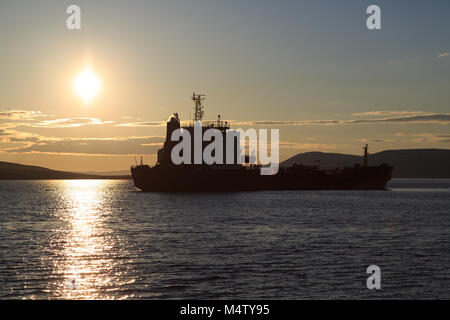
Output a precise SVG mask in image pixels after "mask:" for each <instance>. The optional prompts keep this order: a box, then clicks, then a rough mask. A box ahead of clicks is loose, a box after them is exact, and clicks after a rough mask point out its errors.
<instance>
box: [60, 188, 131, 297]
mask: <svg viewBox="0 0 450 320" xmlns="http://www.w3.org/2000/svg"><path fill="white" fill-rule="evenodd" d="M61 183H62V184H63V186H62V189H63V192H64V195H63V198H64V201H65V208H66V210H62V211H61V212H60V213H59V214H60V218H61V219H62V220H64V221H66V222H67V224H66V228H65V230H64V232H63V234H64V236H63V239H59V241H61V242H62V248H61V249H62V250H61V253H60V254H59V255H58V256H59V259H57V261H54V263H56V268H55V269H56V273H57V274H58V275H59V277H57V278H58V284H57V286H56V292H55V295H56V296H57V297H58V298H64V299H108V298H113V296H109V295H108V292H111V291H114V289H115V288H117V287H118V286H119V283H118V282H119V281H120V280H119V279H117V278H118V277H119V276H120V274H118V273H116V272H115V270H114V269H115V267H116V260H117V257H118V256H119V255H120V254H123V253H120V252H117V249H116V247H117V246H116V243H115V241H117V240H116V239H115V238H114V237H113V236H112V235H111V231H110V230H108V228H107V219H110V218H111V212H109V209H108V208H109V207H110V206H108V201H110V199H108V193H107V187H108V184H109V183H112V182H110V181H105V180H67V181H61Z"/></svg>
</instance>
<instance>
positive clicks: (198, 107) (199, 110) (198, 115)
mask: <svg viewBox="0 0 450 320" xmlns="http://www.w3.org/2000/svg"><path fill="white" fill-rule="evenodd" d="M192 100H193V101H194V103H195V105H194V121H202V119H203V114H204V112H203V105H202V101H203V100H205V95H204V94H195V92H193V93H192Z"/></svg>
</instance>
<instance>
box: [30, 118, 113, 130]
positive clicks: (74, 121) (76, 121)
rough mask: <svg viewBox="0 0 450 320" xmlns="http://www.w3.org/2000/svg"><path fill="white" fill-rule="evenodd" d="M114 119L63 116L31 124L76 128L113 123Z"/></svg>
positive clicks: (34, 125)
mask: <svg viewBox="0 0 450 320" xmlns="http://www.w3.org/2000/svg"><path fill="white" fill-rule="evenodd" d="M113 122H114V121H102V120H100V119H97V118H87V117H84V118H63V119H56V120H44V121H40V122H36V123H31V124H29V126H31V127H36V128H75V127H82V126H87V125H103V124H109V123H113Z"/></svg>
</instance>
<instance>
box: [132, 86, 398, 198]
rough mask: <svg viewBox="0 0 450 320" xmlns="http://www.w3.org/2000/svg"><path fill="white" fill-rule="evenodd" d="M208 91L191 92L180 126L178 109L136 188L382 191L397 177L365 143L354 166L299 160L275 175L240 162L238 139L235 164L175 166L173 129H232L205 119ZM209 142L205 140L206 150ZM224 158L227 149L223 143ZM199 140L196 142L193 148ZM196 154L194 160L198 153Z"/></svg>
mask: <svg viewBox="0 0 450 320" xmlns="http://www.w3.org/2000/svg"><path fill="white" fill-rule="evenodd" d="M204 99H205V96H204V95H196V94H195V93H194V94H193V95H192V100H193V101H194V119H193V120H194V122H191V123H188V124H186V125H183V126H182V125H181V121H180V119H179V116H178V114H177V113H174V114H173V115H172V116H171V117H170V118H169V120H168V121H167V123H166V140H165V142H164V146H163V147H162V148H161V149H160V150H158V155H157V162H156V164H155V165H154V166H149V165H146V164H144V163H143V162H142V158H141V163H140V164H139V165H138V164H136V165H134V166H131V175H132V177H133V182H134V186H135V187H136V188H138V189H139V190H142V191H147V192H240V191H263V190H383V189H385V188H386V184H387V182H388V181H389V180H390V179H391V177H392V171H393V167H392V166H389V165H388V164H382V165H379V166H369V165H368V146H367V144H366V145H365V146H364V156H363V157H362V164H354V166H353V167H344V168H336V169H334V170H321V169H319V166H306V165H297V164H294V165H292V166H290V167H280V168H279V170H278V172H277V173H276V174H273V175H261V165H259V164H250V161H249V157H248V156H245V157H244V161H243V163H239V161H238V155H239V154H240V153H239V152H238V151H240V149H239V148H240V146H239V141H234V142H233V143H234V145H233V148H234V149H235V150H236V152H234V155H233V157H234V160H235V161H234V162H233V163H231V164H230V163H228V162H227V163H226V162H225V161H223V164H206V163H204V162H201V163H197V164H193V163H194V161H192V162H191V163H192V164H186V163H182V164H175V163H173V161H172V158H171V152H172V149H173V148H174V146H175V145H176V144H177V142H176V141H172V139H171V137H172V133H173V132H174V131H175V130H177V129H180V128H182V129H183V130H187V131H188V132H189V133H191V134H194V132H195V130H196V128H195V125H198V123H200V124H201V132H202V133H203V132H205V131H206V130H208V129H211V128H213V129H216V130H218V131H219V132H221V133H223V134H224V135H223V136H224V139H225V137H226V133H227V132H229V131H230V122H229V121H223V120H221V117H220V116H218V119H217V121H202V118H203V114H204V111H203V108H204V107H203V104H202V101H203V100H204ZM207 145H208V142H203V143H202V148H203V149H204V148H205V147H206V146H207ZM223 146H224V150H223V157H224V159H225V158H226V156H227V155H226V152H227V149H226V148H225V143H223ZM193 148H194V144H193V143H192V149H193ZM191 154H192V158H193V152H192V153H191Z"/></svg>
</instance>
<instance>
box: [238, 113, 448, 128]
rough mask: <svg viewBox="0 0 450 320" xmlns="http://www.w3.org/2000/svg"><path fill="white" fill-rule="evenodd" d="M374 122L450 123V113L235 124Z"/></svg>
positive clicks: (343, 123)
mask: <svg viewBox="0 0 450 320" xmlns="http://www.w3.org/2000/svg"><path fill="white" fill-rule="evenodd" d="M372 123H378V124H379V123H439V124H449V123H450V114H438V113H433V114H424V115H409V116H403V117H385V118H375V119H351V120H301V121H293V120H288V121H240V122H235V123H234V124H237V125H243V126H252V125H254V126H261V125H268V126H269V125H270V126H307V125H346V124H372Z"/></svg>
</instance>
